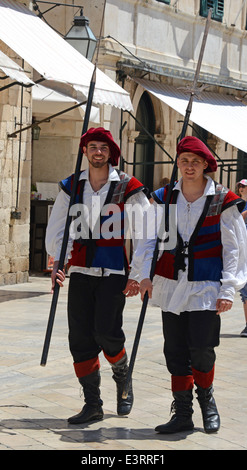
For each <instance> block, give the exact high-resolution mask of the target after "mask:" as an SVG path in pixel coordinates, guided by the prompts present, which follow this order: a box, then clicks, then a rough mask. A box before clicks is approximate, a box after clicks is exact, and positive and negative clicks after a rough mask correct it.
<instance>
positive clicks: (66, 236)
mask: <svg viewBox="0 0 247 470" xmlns="http://www.w3.org/2000/svg"><path fill="white" fill-rule="evenodd" d="M105 6H106V0H105V1H104V6H103V13H102V20H101V28H100V36H99V40H98V45H97V52H96V60H95V65H94V70H93V74H92V77H91V81H90V85H89V91H88V99H87V106H86V111H85V116H84V121H83V128H82V134H81V135H83V134H85V132H87V129H88V123H89V118H90V112H91V108H92V102H93V95H94V89H95V82H96V69H97V63H98V56H99V46H100V38H101V36H102V28H103V20H104V15H105ZM82 156H83V154H82V151H81V148H80V147H79V150H78V155H77V162H76V168H75V174H74V181H73V185H72V190H71V197H70V202H69V208H68V213H67V218H66V223H65V228H64V234H63V241H62V246H61V252H60V257H59V262H58V268H57V269H58V270H63V268H64V261H65V257H66V251H67V245H68V239H69V228H70V224H71V221H72V217H71V216H70V215H69V212H70V208H71V206H72V205H73V204H74V203H75V197H76V190H77V185H78V180H79V176H80V171H81V163H82ZM58 295H59V285H58V283H57V282H55V287H54V291H53V296H52V302H51V307H50V313H49V318H48V323H47V328H46V335H45V340H44V346H43V351H42V356H41V362H40V365H41V366H45V365H46V362H47V356H48V351H49V346H50V341H51V335H52V329H53V324H54V319H55V313H56V307H57V301H58Z"/></svg>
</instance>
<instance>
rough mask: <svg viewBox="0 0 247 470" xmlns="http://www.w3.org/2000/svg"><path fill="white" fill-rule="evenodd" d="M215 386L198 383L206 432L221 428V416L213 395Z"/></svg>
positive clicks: (198, 393)
mask: <svg viewBox="0 0 247 470" xmlns="http://www.w3.org/2000/svg"><path fill="white" fill-rule="evenodd" d="M213 391H214V389H213V386H212V385H211V386H210V387H208V388H201V387H199V386H198V385H197V390H196V393H197V395H198V396H197V400H198V402H199V405H200V408H201V412H202V419H203V426H204V430H205V432H206V433H212V432H217V431H218V430H219V428H220V416H219V413H218V410H217V407H216V403H215V400H214V397H213Z"/></svg>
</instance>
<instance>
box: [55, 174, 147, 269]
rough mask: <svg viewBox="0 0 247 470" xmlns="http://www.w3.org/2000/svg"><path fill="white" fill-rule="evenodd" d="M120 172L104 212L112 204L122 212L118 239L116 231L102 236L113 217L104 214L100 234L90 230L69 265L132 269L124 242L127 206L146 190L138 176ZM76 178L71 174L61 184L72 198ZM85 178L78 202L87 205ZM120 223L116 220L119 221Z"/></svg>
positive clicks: (111, 188) (112, 185)
mask: <svg viewBox="0 0 247 470" xmlns="http://www.w3.org/2000/svg"><path fill="white" fill-rule="evenodd" d="M116 171H118V174H119V178H120V181H111V183H110V188H109V191H108V194H107V197H106V200H105V203H104V206H103V208H102V210H101V212H103V209H104V207H105V206H107V205H108V204H115V205H116V206H118V208H119V211H118V212H117V217H118V218H119V219H121V220H118V222H119V224H118V226H119V227H120V233H118V234H117V235H116V237H114V233H113V232H112V237H111V238H104V237H103V235H102V227H103V224H105V223H106V221H107V219H109V220H110V217H111V216H112V214H110V215H102V214H100V217H99V224H96V225H97V227H98V229H99V233H98V234H95V233H94V235H92V232H91V230H90V229H89V228H88V230H89V238H88V239H82V238H80V239H78V240H75V241H74V242H73V249H72V252H71V258H70V260H69V263H68V264H69V266H80V267H95V268H96V267H97V268H102V269H104V268H106V269H113V270H119V271H122V270H123V269H124V268H125V267H126V266H128V260H127V256H126V250H125V246H124V245H125V240H124V204H125V203H126V201H127V200H128V198H129V197H130V196H132V195H133V194H135V193H137V192H139V191H145V187H144V186H143V184H142V183H140V182H139V181H138V180H137V179H136V178H135V177H130V176H128V175H127V174H126V173H124V172H122V171H119V170H116ZM73 179H74V175H71V176H70V177H68V178H67V179H65V180H63V181H61V182H60V183H59V184H60V187H61V189H63V191H65V192H66V193H67V194H68V195H70V194H71V190H72V185H73ZM85 181H86V180H84V179H82V180H79V182H78V186H77V194H76V200H75V202H76V203H81V204H83V191H84V185H85ZM115 222H116V220H115Z"/></svg>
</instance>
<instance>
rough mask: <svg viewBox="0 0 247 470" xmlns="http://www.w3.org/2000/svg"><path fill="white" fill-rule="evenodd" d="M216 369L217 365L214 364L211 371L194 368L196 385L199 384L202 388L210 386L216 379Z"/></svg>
mask: <svg viewBox="0 0 247 470" xmlns="http://www.w3.org/2000/svg"><path fill="white" fill-rule="evenodd" d="M214 369H215V367H214V366H213V368H212V369H211V370H210V371H209V372H200V371H199V370H196V369H193V368H192V373H193V377H194V380H195V383H196V385H199V387H201V388H209V387H210V386H211V385H212V383H213V380H214Z"/></svg>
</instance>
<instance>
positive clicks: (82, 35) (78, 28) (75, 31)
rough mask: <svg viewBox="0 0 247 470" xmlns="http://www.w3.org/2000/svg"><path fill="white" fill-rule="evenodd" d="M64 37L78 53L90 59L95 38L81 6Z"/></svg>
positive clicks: (94, 46)
mask: <svg viewBox="0 0 247 470" xmlns="http://www.w3.org/2000/svg"><path fill="white" fill-rule="evenodd" d="M64 39H65V40H66V41H67V42H68V43H69V44H70V45H71V46H72V47H74V48H75V49H76V50H77V51H78V52H80V54H82V55H83V56H84V57H86V58H87V59H88V60H90V61H92V59H93V55H94V52H95V48H96V44H97V39H96V37H95V36H94V34H93V32H92V30H91V29H90V27H89V20H88V18H86V17H85V16H84V15H83V9H82V8H81V11H80V16H75V17H74V23H73V26H72V27H71V28H70V30H69V31H68V33H67V34H66V36H65V37H64Z"/></svg>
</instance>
